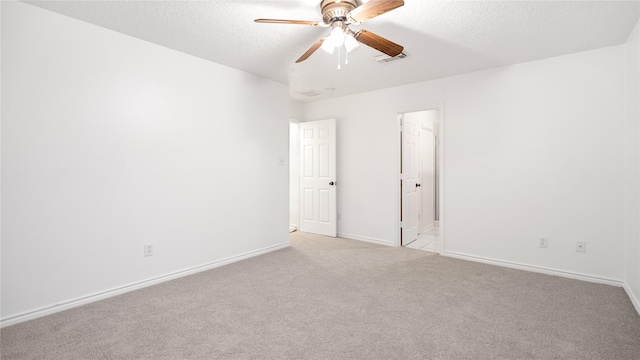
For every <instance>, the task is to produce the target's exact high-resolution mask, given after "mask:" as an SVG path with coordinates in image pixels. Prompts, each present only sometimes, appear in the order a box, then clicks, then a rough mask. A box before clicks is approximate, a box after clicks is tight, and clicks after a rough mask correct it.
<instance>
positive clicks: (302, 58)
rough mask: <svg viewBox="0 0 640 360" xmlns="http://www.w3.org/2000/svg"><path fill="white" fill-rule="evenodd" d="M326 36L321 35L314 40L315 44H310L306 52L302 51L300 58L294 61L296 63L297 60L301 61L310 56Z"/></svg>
mask: <svg viewBox="0 0 640 360" xmlns="http://www.w3.org/2000/svg"><path fill="white" fill-rule="evenodd" d="M326 39H327V38H326V37H323V38H322V39H320V40H318V41H316V43H315V44H313V46H311V48H309V50H307V52H306V53H304V54H303V55H302V56H300V59H298V60H297V61H296V64H297V63H299V62H303V61H305V60H307V59H308V58H309V56H311V54H313V53H314V52H316V50H318V48H320V46H322V43H323V42H324V41H325V40H326Z"/></svg>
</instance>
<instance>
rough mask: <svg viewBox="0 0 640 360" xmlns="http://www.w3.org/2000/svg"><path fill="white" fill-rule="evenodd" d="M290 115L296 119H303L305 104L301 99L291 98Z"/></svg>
mask: <svg viewBox="0 0 640 360" xmlns="http://www.w3.org/2000/svg"><path fill="white" fill-rule="evenodd" d="M289 117H290V118H291V119H295V120H296V121H301V120H302V119H303V118H304V104H303V103H301V102H299V101H295V100H290V101H289Z"/></svg>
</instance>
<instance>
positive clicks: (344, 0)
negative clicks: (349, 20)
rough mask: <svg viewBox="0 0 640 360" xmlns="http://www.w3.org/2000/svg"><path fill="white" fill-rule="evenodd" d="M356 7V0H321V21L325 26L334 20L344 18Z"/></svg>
mask: <svg viewBox="0 0 640 360" xmlns="http://www.w3.org/2000/svg"><path fill="white" fill-rule="evenodd" d="M357 7H358V2H357V0H323V1H322V2H321V3H320V10H321V11H322V20H323V21H324V22H325V24H331V23H332V22H333V19H335V18H346V17H347V14H348V13H349V12H350V11H351V10H353V9H355V8H357Z"/></svg>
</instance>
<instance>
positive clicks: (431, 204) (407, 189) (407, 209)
mask: <svg viewBox="0 0 640 360" xmlns="http://www.w3.org/2000/svg"><path fill="white" fill-rule="evenodd" d="M440 115H441V109H440V108H432V109H428V110H421V111H411V112H403V113H400V114H398V118H399V119H398V120H399V123H400V172H401V175H400V245H401V246H404V247H408V248H413V249H419V250H426V251H433V252H440V251H441V241H440V226H439V225H440V221H439V220H440V176H439V175H440V146H439V139H440V125H441V116H440Z"/></svg>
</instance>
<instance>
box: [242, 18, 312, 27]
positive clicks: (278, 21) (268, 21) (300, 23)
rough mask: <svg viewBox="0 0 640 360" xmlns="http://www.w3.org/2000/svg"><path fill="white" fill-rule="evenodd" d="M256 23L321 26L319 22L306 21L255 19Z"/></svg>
mask: <svg viewBox="0 0 640 360" xmlns="http://www.w3.org/2000/svg"><path fill="white" fill-rule="evenodd" d="M254 21H255V22H257V23H265V24H290V25H309V26H320V25H321V24H320V23H318V22H317V21H305V20H277V19H255V20H254Z"/></svg>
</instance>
